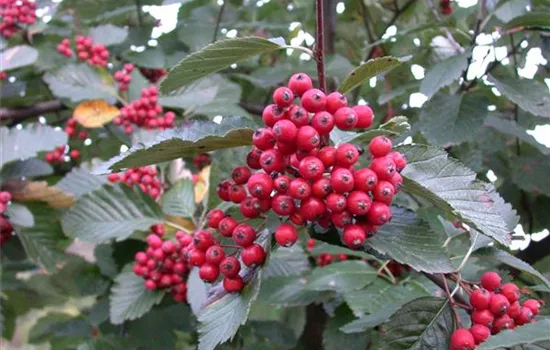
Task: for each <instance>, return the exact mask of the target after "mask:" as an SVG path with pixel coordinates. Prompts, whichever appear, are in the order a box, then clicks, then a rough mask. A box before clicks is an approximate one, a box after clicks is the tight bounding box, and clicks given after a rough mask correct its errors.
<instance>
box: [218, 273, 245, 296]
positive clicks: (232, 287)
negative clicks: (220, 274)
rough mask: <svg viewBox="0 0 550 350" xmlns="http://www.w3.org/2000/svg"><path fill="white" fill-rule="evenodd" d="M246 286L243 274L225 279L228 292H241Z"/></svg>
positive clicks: (224, 287) (224, 285)
mask: <svg viewBox="0 0 550 350" xmlns="http://www.w3.org/2000/svg"><path fill="white" fill-rule="evenodd" d="M243 288H244V281H243V278H242V277H241V276H235V277H233V278H229V277H225V278H224V279H223V289H225V290H226V292H228V293H239V292H240V291H241V290H242V289H243Z"/></svg>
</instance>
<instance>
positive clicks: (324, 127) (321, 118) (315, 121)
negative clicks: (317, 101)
mask: <svg viewBox="0 0 550 350" xmlns="http://www.w3.org/2000/svg"><path fill="white" fill-rule="evenodd" d="M334 123H335V122H334V116H333V115H332V114H330V113H329V112H327V111H320V112H317V113H315V114H314V115H313V117H312V118H311V126H312V127H314V128H315V130H317V132H319V134H320V135H328V134H329V133H330V132H331V131H332V129H334Z"/></svg>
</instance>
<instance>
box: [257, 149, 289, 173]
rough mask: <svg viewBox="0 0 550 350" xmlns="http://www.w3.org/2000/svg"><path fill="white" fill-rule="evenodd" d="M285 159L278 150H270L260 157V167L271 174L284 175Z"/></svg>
mask: <svg viewBox="0 0 550 350" xmlns="http://www.w3.org/2000/svg"><path fill="white" fill-rule="evenodd" d="M285 163H286V162H285V157H284V155H283V154H282V153H281V152H280V151H279V150H278V149H275V148H274V149H270V150H267V151H265V152H263V153H262V155H261V156H260V166H261V167H262V169H263V170H264V171H265V172H266V173H268V174H271V173H272V172H277V173H282V172H283V171H284V169H285Z"/></svg>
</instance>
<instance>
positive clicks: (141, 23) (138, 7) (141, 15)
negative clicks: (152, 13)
mask: <svg viewBox="0 0 550 350" xmlns="http://www.w3.org/2000/svg"><path fill="white" fill-rule="evenodd" d="M136 11H137V17H138V23H139V26H140V27H143V14H142V13H141V1H140V0H136Z"/></svg>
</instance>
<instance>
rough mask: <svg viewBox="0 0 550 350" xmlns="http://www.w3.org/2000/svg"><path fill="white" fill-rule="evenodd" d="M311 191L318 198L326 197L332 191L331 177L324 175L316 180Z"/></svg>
mask: <svg viewBox="0 0 550 350" xmlns="http://www.w3.org/2000/svg"><path fill="white" fill-rule="evenodd" d="M311 192H312V193H313V195H314V196H315V197H317V198H321V199H323V198H325V197H326V196H328V195H329V194H331V193H332V187H331V186H330V179H329V178H327V177H322V178H320V179H317V180H315V182H314V183H313V186H311Z"/></svg>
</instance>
